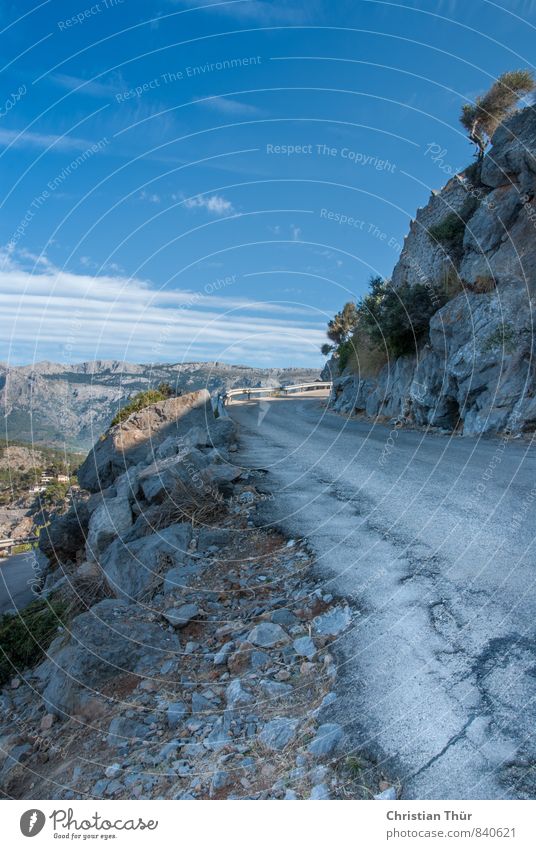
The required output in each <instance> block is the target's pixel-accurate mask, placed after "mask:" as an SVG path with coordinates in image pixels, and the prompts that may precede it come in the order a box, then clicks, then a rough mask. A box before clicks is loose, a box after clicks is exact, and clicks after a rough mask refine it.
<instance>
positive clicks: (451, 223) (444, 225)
mask: <svg viewBox="0 0 536 849" xmlns="http://www.w3.org/2000/svg"><path fill="white" fill-rule="evenodd" d="M464 233H465V221H463V220H462V219H461V218H460V216H459V215H458V214H457V213H456V212H449V214H448V215H446V216H445V218H444V219H443V220H442V221H440V222H439V224H433V225H432V226H431V227H430V228H429V229H428V235H429V236H430V237H431V238H432V239H433V240H434V241H435V242H441V244H443V245H448V246H449V247H450V246H451V245H456V244H459V243H460V242H463V236H464Z"/></svg>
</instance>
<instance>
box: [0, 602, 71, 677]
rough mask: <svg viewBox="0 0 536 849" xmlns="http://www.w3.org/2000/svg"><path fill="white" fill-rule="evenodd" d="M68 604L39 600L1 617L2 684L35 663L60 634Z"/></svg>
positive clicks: (0, 665) (0, 664) (0, 666)
mask: <svg viewBox="0 0 536 849" xmlns="http://www.w3.org/2000/svg"><path fill="white" fill-rule="evenodd" d="M65 609H66V605H65V604H64V603H62V602H50V603H48V602H46V601H43V600H41V599H36V601H33V602H32V603H31V604H29V605H28V607H26V608H25V609H24V610H21V611H19V612H18V613H16V614H15V615H12V614H7V613H6V614H4V615H3V616H2V617H0V648H1V650H2V651H1V654H0V684H4V683H5V682H6V681H8V680H9V679H10V678H11V677H13V676H14V675H15V674H16V673H17V671H20V670H23V669H27V668H28V667H32V666H35V665H36V663H38V662H39V661H40V660H41V658H42V657H43V655H44V653H45V652H46V650H47V649H48V647H49V645H50V643H51V642H52V640H53V639H54V637H55V636H57V632H58V625H61V620H62V616H63V615H64V613H65Z"/></svg>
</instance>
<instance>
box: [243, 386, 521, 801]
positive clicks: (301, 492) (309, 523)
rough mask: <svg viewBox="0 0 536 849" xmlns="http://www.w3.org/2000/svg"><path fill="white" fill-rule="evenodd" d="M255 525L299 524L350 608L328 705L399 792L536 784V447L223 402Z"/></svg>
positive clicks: (307, 403)
mask: <svg viewBox="0 0 536 849" xmlns="http://www.w3.org/2000/svg"><path fill="white" fill-rule="evenodd" d="M228 412H229V414H230V415H231V416H232V418H233V419H235V420H236V421H237V422H239V423H240V426H241V427H240V452H239V453H238V454H237V455H235V456H236V457H237V459H238V461H239V462H240V463H241V464H242V465H244V466H246V467H254V468H263V469H266V470H267V474H266V475H265V478H264V481H265V486H266V491H267V492H270V493H272V494H273V495H274V498H273V500H267V501H266V502H265V504H264V505H263V507H262V510H261V518H262V520H263V521H265V522H266V523H267V524H270V525H273V526H276V527H279V528H281V529H282V530H284V532H285V533H287V534H290V535H291V536H296V537H307V538H308V540H309V541H310V543H311V545H312V547H313V548H314V550H315V551H316V555H317V560H318V566H317V568H318V569H319V570H321V575H322V577H323V579H324V583H325V588H326V591H328V592H329V591H333V592H336V593H341V594H343V595H345V596H347V597H349V598H350V599H351V600H352V601H353V604H354V606H355V609H356V615H355V619H354V622H353V625H352V628H351V629H350V630H349V631H348V632H346V633H345V634H344V636H343V637H341V639H340V640H339V641H338V643H337V644H336V646H335V648H336V649H337V653H338V657H339V661H340V665H339V675H340V691H341V694H340V697H339V700H338V702H336V703H335V705H334V706H333V708H334V714H333V716H334V718H335V719H337V721H339V722H342V723H343V724H344V725H345V726H346V728H347V730H348V734H349V738H350V740H351V741H352V745H354V744H355V747H356V750H359V749H365V750H367V751H368V752H370V753H371V754H372V755H373V756H374V757H376V758H377V759H378V760H379V761H381V762H382V763H383V764H384V765H385V770H386V771H387V772H388V773H389V774H390V776H391V777H395V778H397V779H399V781H400V782H401V785H402V796H403V798H407V799H480V798H483V799H509V798H534V797H535V795H536V723H535V714H536V706H535V696H536V615H535V614H536V596H535V592H534V590H535V577H536V575H535V572H536V570H535V559H536V558H535V539H536V522H535V511H534V506H535V504H536V475H535V468H536V447H533V446H532V445H530V444H529V443H528V442H527V441H526V440H524V439H518V440H516V439H508V438H502V439H501V438H493V439H480V440H478V439H473V438H461V437H459V436H453V437H449V436H442V435H436V434H425V433H422V432H418V431H410V430H396V431H393V430H392V428H391V427H390V426H386V425H380V424H376V425H374V426H372V425H371V424H370V423H367V422H363V421H357V420H351V421H350V420H346V419H344V418H342V417H339V416H337V415H335V414H334V413H331V412H328V411H327V410H326V409H325V408H324V407H323V405H322V403H321V402H320V401H319V400H318V399H315V400H311V399H300V400H291V401H290V400H285V401H275V400H274V401H261V402H250V403H247V404H237V405H233V406H231V407H230V408H229V410H228Z"/></svg>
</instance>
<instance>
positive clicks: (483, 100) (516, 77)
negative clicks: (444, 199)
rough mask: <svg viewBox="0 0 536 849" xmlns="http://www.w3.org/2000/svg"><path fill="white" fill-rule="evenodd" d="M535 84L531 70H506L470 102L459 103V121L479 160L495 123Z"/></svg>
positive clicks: (513, 107)
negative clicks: (474, 147) (460, 109)
mask: <svg viewBox="0 0 536 849" xmlns="http://www.w3.org/2000/svg"><path fill="white" fill-rule="evenodd" d="M535 88H536V82H535V81H534V77H533V75H532V72H531V71H507V72H506V73H505V74H502V75H501V76H500V77H499V78H498V79H497V80H496V81H495V82H494V83H493V85H492V86H491V88H490V89H488V91H487V92H486V93H485V94H482V95H480V96H479V97H477V99H476V100H475V102H474V103H465V104H464V106H463V107H462V112H461V115H460V122H461V124H462V126H464V127H465V129H466V130H467V133H468V136H469V139H470V140H471V141H472V142H473V144H474V145H476V148H477V158H478V160H479V161H480V160H481V159H482V158H483V156H484V153H485V151H486V148H487V146H488V145H489V143H490V140H491V137H492V135H493V133H494V132H495V130H496V129H497V127H499V126H500V125H501V124H502V122H503V121H504V120H505V119H506V118H508V116H509V115H511V114H512V113H513V112H514V111H515V109H516V106H517V104H518V102H519V100H520V98H522V97H524V96H525V95H527V94H530V92H532V91H534V89H535Z"/></svg>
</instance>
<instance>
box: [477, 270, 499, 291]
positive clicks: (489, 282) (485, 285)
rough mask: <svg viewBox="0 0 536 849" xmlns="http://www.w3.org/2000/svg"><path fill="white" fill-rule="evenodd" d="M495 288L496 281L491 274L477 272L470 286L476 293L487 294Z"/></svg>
mask: <svg viewBox="0 0 536 849" xmlns="http://www.w3.org/2000/svg"><path fill="white" fill-rule="evenodd" d="M496 288H497V281H496V280H495V278H494V277H492V276H491V274H479V275H478V277H477V278H476V279H475V282H474V283H473V285H472V286H471V289H472V291H473V292H474V293H475V294H476V295H488V294H489V293H490V292H494V291H495V289H496Z"/></svg>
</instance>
